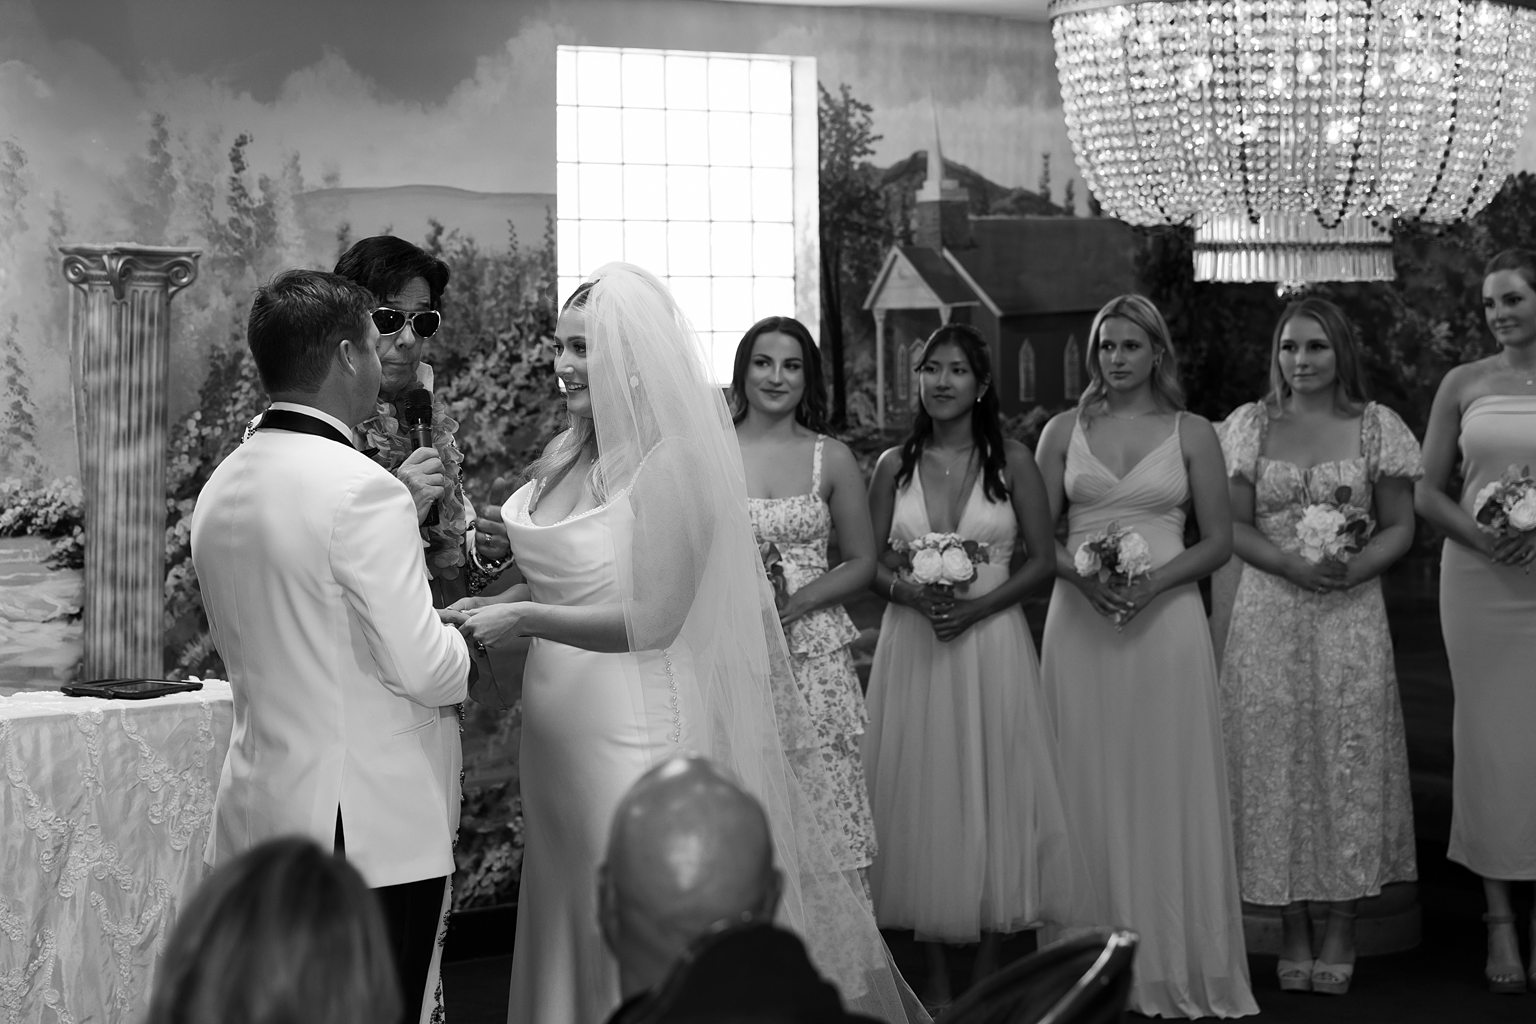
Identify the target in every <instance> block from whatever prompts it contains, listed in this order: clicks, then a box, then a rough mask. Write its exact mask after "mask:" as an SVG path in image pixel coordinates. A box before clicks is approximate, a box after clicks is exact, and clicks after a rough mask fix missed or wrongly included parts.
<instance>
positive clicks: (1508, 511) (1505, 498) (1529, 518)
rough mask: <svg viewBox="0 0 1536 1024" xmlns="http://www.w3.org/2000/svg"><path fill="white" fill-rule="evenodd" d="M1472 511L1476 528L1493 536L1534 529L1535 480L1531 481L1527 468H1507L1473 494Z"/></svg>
mask: <svg viewBox="0 0 1536 1024" xmlns="http://www.w3.org/2000/svg"><path fill="white" fill-rule="evenodd" d="M1472 508H1473V516H1474V517H1475V518H1476V519H1477V525H1478V526H1479V527H1480V528H1481V529H1482V530H1483V531H1484V532H1486V533H1491V534H1493V535H1494V536H1496V537H1509V536H1513V535H1514V534H1517V533H1529V532H1530V531H1531V530H1533V529H1536V480H1532V479H1531V467H1529V466H1510V467H1509V468H1508V469H1506V470H1505V471H1504V475H1503V476H1501V477H1499V479H1497V480H1495V481H1493V482H1492V483H1489V484H1487V485H1485V486H1484V487H1483V489H1482V490H1480V491H1478V492H1477V497H1476V498H1475V499H1474V500H1473V502H1472Z"/></svg>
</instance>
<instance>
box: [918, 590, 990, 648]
mask: <svg viewBox="0 0 1536 1024" xmlns="http://www.w3.org/2000/svg"><path fill="white" fill-rule="evenodd" d="M906 603H907V605H908V607H910V608H913V609H915V610H916V611H917V612H918V613H919V614H921V615H922V616H923V617H924V618H925V619H927V620H928V622H929V623H930V624H931V625H932V626H933V634H934V636H936V637H938V638H939V640H941V641H943V642H946V643H947V642H948V641H950V640H953V639H955V637H957V636H959V635H960V634H961V633H964V632H965V631H966V630H967V629H970V628H971V627H972V626H973V625H975V624H976V621H977V620H978V619H979V618H980V617H981V615H980V608H979V607H978V605H977V604H976V602H975V601H967V600H964V599H960V598H956V597H955V592H954V591H953V590H952V589H950V588H949V587H934V586H919V587H918V588H917V592H916V593H914V594H911V595H909V596H908V598H907V601H906Z"/></svg>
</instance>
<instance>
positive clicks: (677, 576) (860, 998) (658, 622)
mask: <svg viewBox="0 0 1536 1024" xmlns="http://www.w3.org/2000/svg"><path fill="white" fill-rule="evenodd" d="M581 307H582V312H583V314H584V316H585V321H586V335H587V345H588V348H587V380H588V384H589V389H590V390H589V394H590V396H591V400H592V420H593V427H594V429H595V431H596V435H597V443H598V451H599V453H600V455H599V457H598V461H597V464H596V466H595V467H594V482H595V483H596V484H597V486H598V487H600V488H602V489H604V490H606V491H607V492H608V493H609V494H615V493H618V492H620V491H623V490H625V489H628V490H629V491H630V504H631V506H632V508H633V511H634V534H633V538H632V542H631V549H630V551H629V552H628V553H627V555H628V557H622V556H621V557H619V558H618V559H617V562H618V574H619V586H620V589H621V591H622V594H623V603H624V618H625V625H626V628H627V630H628V634H629V640H630V644H631V649H632V650H637V651H639V650H657V649H667V650H669V651H675V652H677V658H676V662H677V666H676V668H677V670H676V672H675V673H674V676H673V681H672V685H673V692H672V693H671V694H670V695H668V696H667V697H663V698H658V699H663V700H669V701H670V702H671V703H672V707H670V708H646V709H638V710H640V711H642V712H643V713H647V714H652V715H654V714H663V715H665V714H674V715H675V714H676V713H677V711H676V709H677V708H678V707H683V708H699V709H702V710H701V711H699V712H697V713H698V714H700V715H701V716H702V718H703V721H701V722H695V723H693V728H691V729H690V730H689V731H690V732H691V733H692V734H693V735H695V736H696V737H698V742H699V743H701V744H702V745H703V746H704V749H702V750H700V751H699V752H700V753H702V754H704V755H705V756H707V757H709V758H711V759H712V760H713V761H715V762H716V763H717V764H719V765H721V766H722V767H724V768H726V769H728V770H729V771H730V772H732V773H733V774H734V775H735V776H736V777H737V779H738V780H739V781H740V782H741V783H742V784H743V785H744V786H745V787H746V788H747V789H748V790H749V791H750V792H752V793H753V794H754V795H755V796H756V797H757V798H758V799H759V800H761V801H762V803H763V806H764V808H765V809H766V811H767V813H768V817H769V820H770V822H771V823H772V826H773V834H774V843H775V854H776V860H777V862H778V866H779V867H780V869H781V870H782V871H783V872H784V875H785V887H784V899H783V904H782V907H781V909H780V913H779V922H780V923H781V924H782V925H784V926H786V927H788V928H790V929H792V930H793V931H795V932H796V933H797V934H799V935H800V936H801V938H802V939H803V940H804V941H805V943H806V946H807V947H808V949H809V950H810V954H811V957H812V959H813V960H814V961H815V963H816V965H817V967H818V968H819V969H820V970H821V972H822V973H823V974H824V975H826V976H827V977H828V978H830V979H832V980H834V981H835V982H836V983H837V985H838V987H839V989H840V990H841V991H842V993H843V997H844V1001H845V1002H846V1003H847V1004H848V1006H849V1008H850V1009H852V1010H855V1011H857V1012H860V1013H865V1014H869V1015H871V1016H874V1017H878V1018H880V1019H881V1020H885V1021H892V1022H908V1021H927V1020H928V1015H927V1014H926V1013H925V1012H924V1011H923V1009H922V1007H921V1005H920V1004H919V1003H918V1001H917V999H916V998H914V997H913V995H912V993H911V990H910V989H909V988H908V987H907V985H906V983H905V982H904V981H903V980H902V978H901V976H900V974H899V973H898V972H897V971H896V969H895V967H894V965H893V963H892V961H891V957H890V953H889V951H888V950H887V948H886V946H885V943H884V940H883V939H882V938H881V936H880V932H879V930H878V928H877V927H876V924H875V921H874V918H873V916H872V914H871V912H870V909H869V905H868V903H867V902H866V900H865V898H864V896H863V894H862V893H861V892H857V891H855V889H854V887H853V884H851V883H850V881H849V879H848V878H847V877H846V876H845V875H844V874H843V873H842V872H840V871H839V870H838V868H837V863H838V861H837V860H836V858H835V857H834V851H833V849H832V848H831V845H830V844H831V843H832V842H834V841H835V840H833V839H832V837H830V836H828V835H827V834H826V832H825V831H824V830H823V829H821V828H820V827H819V825H818V824H817V821H816V817H815V814H814V813H813V811H812V806H811V803H810V802H809V801H808V800H807V798H806V796H805V793H806V791H807V790H808V789H810V788H812V787H815V786H817V785H818V781H817V780H816V779H813V778H807V777H804V775H803V774H802V775H801V776H797V775H796V774H795V772H794V771H792V770H791V767H790V760H789V758H788V757H787V756H786V749H790V750H793V749H799V748H802V747H814V746H815V743H816V737H815V732H814V729H813V728H812V722H811V717H810V713H809V710H808V709H807V706H806V704H805V701H804V699H803V698H802V697H801V696H800V693H799V690H798V689H797V687H796V685H795V681H794V676H793V673H792V670H791V665H790V661H789V654H788V651H787V648H786V646H785V641H784V634H783V631H782V630H781V629H780V627H779V622H778V614H777V612H776V610H775V607H774V602H773V595H772V591H771V589H770V587H769V585H768V582H767V578H766V576H765V574H764V572H763V570H762V565H761V563H760V561H759V558H758V553H757V545H756V543H755V542H754V540H753V536H752V530H751V525H750V523H749V520H748V518H747V492H746V481H745V475H744V472H743V469H742V461H741V453H740V450H739V449H738V448H737V445H736V437H735V433H734V431H733V429H732V427H731V420H730V416H729V413H728V411H727V408H726V403H725V399H724V396H723V395H722V393H721V390H720V388H719V387H718V386H717V385H716V384H714V383H712V381H711V379H710V374H709V373H708V370H707V368H706V362H705V359H704V354H703V351H702V349H701V346H700V344H699V341H698V338H697V336H696V335H695V334H694V332H693V330H692V328H691V327H690V326H689V324H688V322H687V320H686V318H685V317H684V316H683V314H682V312H681V310H680V309H679V308H678V306H677V304H676V302H675V301H674V300H673V298H672V296H671V294H670V292H669V291H668V290H667V289H666V287H665V286H664V285H663V284H662V283H661V282H660V281H659V280H658V279H657V278H656V277H655V276H653V275H652V274H650V273H648V272H647V271H645V270H642V269H641V268H639V267H636V266H632V265H629V264H623V263H613V264H609V265H607V266H605V267H603V268H602V269H600V270H599V271H597V272H596V273H595V274H594V275H593V276H592V278H591V280H590V288H589V289H588V290H587V293H586V295H584V296H583V297H582V300H581ZM670 662H671V659H670V657H669V664H670ZM683 687H689V688H694V692H689V693H686V694H681V695H680V694H679V693H678V690H679V689H680V688H683ZM806 760H809V759H806ZM805 770H807V769H805V768H802V769H801V771H802V773H803V772H804V771H805ZM810 770H815V769H814V768H811V769H810ZM822 782H823V784H824V783H825V780H822Z"/></svg>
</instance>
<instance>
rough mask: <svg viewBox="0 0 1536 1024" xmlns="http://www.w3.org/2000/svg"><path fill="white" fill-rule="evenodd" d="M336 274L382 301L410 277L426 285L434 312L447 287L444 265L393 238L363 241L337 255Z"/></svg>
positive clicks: (423, 252) (401, 286)
mask: <svg viewBox="0 0 1536 1024" xmlns="http://www.w3.org/2000/svg"><path fill="white" fill-rule="evenodd" d="M336 273H338V274H340V275H341V276H342V277H345V278H346V279H347V280H349V281H356V282H357V283H358V284H360V285H362V286H363V287H364V288H366V289H368V290H369V291H370V292H372V293H373V295H374V298H376V299H377V300H378V301H380V302H383V301H384V300H385V299H387V298H389V297H390V296H391V295H393V294H395V293H396V292H398V291H400V290H401V289H402V288H404V287H405V285H406V283H407V282H408V281H410V280H411V278H413V277H419V278H421V279H422V280H424V281H426V282H427V292H428V300H427V301H428V303H429V304H430V305H431V307H432V308H433V309H438V308H439V307H440V305H441V303H442V301H443V289H445V288H447V287H448V264H446V263H444V262H443V261H442V260H440V259H438V258H437V257H436V256H433V255H432V254H431V253H429V252H427V251H426V250H425V249H423V248H421V247H420V246H417V245H412V244H411V243H410V242H407V241H406V240H405V239H403V238H396V237H395V236H394V235H374V236H372V237H371V238H364V239H362V240H361V241H359V242H356V243H354V244H353V245H352V247H351V248H350V249H348V250H347V251H346V252H344V253H342V254H341V259H339V260H337V261H336Z"/></svg>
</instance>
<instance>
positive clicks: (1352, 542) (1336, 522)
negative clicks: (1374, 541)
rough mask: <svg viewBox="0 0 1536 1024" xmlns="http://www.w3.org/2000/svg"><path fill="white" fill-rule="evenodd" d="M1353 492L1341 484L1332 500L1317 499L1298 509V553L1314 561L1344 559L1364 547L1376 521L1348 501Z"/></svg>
mask: <svg viewBox="0 0 1536 1024" xmlns="http://www.w3.org/2000/svg"><path fill="white" fill-rule="evenodd" d="M1353 495H1354V492H1353V491H1352V490H1351V489H1350V488H1348V487H1340V488H1339V489H1338V490H1336V491H1334V492H1333V500H1331V501H1319V502H1314V503H1313V504H1311V505H1308V506H1307V507H1306V508H1304V509H1302V511H1301V518H1300V519H1299V520H1297V521H1296V539H1297V540H1299V541H1301V557H1302V558H1305V559H1306V560H1307V561H1308V562H1311V563H1312V564H1313V565H1321V564H1322V563H1323V562H1325V561H1330V560H1332V561H1335V562H1347V561H1349V559H1350V558H1351V557H1353V556H1354V555H1358V554H1359V553H1360V552H1361V551H1363V550H1365V544H1366V541H1368V540H1370V539H1371V528H1372V527H1373V526H1374V525H1375V524H1373V523H1372V522H1371V517H1370V516H1369V515H1367V514H1366V513H1365V512H1364V511H1362V510H1361V509H1358V508H1355V507H1353V506H1351V505H1350V504H1349V499H1350V498H1351V497H1353Z"/></svg>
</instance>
